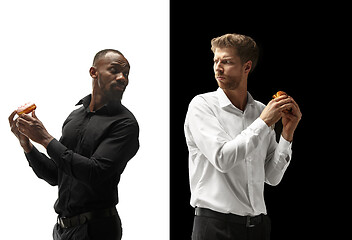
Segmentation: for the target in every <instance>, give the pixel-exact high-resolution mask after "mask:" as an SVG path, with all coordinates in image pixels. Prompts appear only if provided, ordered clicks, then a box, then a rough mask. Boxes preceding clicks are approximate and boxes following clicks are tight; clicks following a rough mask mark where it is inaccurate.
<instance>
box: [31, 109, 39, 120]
mask: <svg viewBox="0 0 352 240" xmlns="http://www.w3.org/2000/svg"><path fill="white" fill-rule="evenodd" d="M32 117H33V118H36V119H38V117H37V115H36V114H35V110H33V112H32Z"/></svg>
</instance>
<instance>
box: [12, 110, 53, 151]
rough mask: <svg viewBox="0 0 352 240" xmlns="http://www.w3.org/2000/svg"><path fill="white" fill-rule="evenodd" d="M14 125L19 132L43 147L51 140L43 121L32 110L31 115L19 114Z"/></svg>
mask: <svg viewBox="0 0 352 240" xmlns="http://www.w3.org/2000/svg"><path fill="white" fill-rule="evenodd" d="M16 126H17V128H18V131H19V132H20V133H22V134H23V135H25V136H26V137H28V138H29V139H31V140H33V141H34V142H37V143H39V144H41V145H43V146H44V147H45V148H46V147H47V146H48V144H49V143H50V141H51V140H53V137H52V136H51V135H50V134H49V133H48V131H47V130H46V129H45V127H44V125H43V123H42V122H41V121H40V120H39V119H38V117H37V116H36V115H35V111H33V112H32V116H29V115H27V114H21V115H20V116H19V117H18V118H17V123H16Z"/></svg>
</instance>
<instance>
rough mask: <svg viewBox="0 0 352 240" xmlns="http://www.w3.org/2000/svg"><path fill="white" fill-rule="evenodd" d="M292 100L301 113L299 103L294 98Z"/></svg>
mask: <svg viewBox="0 0 352 240" xmlns="http://www.w3.org/2000/svg"><path fill="white" fill-rule="evenodd" d="M291 100H292V102H293V104H294V105H295V106H296V108H297V110H298V111H299V112H301V109H300V108H299V106H298V104H297V102H296V101H295V100H294V99H293V98H291Z"/></svg>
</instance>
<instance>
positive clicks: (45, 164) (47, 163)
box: [25, 145, 58, 186]
mask: <svg viewBox="0 0 352 240" xmlns="http://www.w3.org/2000/svg"><path fill="white" fill-rule="evenodd" d="M25 156H26V158H27V160H28V163H29V166H30V167H31V168H32V169H33V171H34V173H35V174H36V175H37V177H38V178H40V179H43V180H45V181H46V182H48V183H49V184H50V185H53V186H54V185H57V181H58V179H57V178H58V175H57V174H58V169H57V166H56V164H55V163H54V162H53V161H52V160H51V159H50V158H48V157H47V156H46V155H44V154H43V153H41V152H39V151H38V149H37V148H36V147H34V146H33V145H32V149H31V151H29V152H26V153H25Z"/></svg>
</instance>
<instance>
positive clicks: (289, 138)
mask: <svg viewBox="0 0 352 240" xmlns="http://www.w3.org/2000/svg"><path fill="white" fill-rule="evenodd" d="M281 135H282V137H283V138H284V139H285V140H286V141H288V142H292V140H293V133H287V132H285V131H282V134H281Z"/></svg>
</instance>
